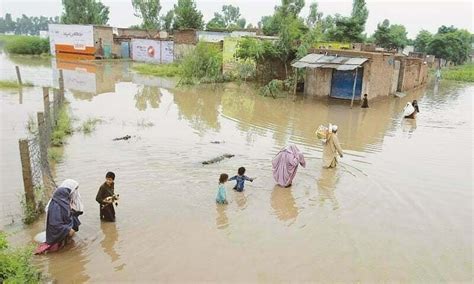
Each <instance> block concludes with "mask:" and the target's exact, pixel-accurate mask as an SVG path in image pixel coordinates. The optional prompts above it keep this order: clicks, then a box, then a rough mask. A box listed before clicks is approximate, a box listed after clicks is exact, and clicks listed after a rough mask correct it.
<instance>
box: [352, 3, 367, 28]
mask: <svg viewBox="0 0 474 284" xmlns="http://www.w3.org/2000/svg"><path fill="white" fill-rule="evenodd" d="M351 17H352V19H354V21H355V22H356V23H358V24H359V25H361V26H362V30H364V29H365V23H366V22H367V18H368V17H369V10H367V7H366V5H365V0H354V1H353V2H352V13H351Z"/></svg>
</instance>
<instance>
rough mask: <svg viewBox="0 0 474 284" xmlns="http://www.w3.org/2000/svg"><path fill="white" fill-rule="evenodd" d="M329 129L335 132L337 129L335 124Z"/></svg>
mask: <svg viewBox="0 0 474 284" xmlns="http://www.w3.org/2000/svg"><path fill="white" fill-rule="evenodd" d="M331 131H332V132H336V131H337V125H335V124H334V125H333V126H332V128H331Z"/></svg>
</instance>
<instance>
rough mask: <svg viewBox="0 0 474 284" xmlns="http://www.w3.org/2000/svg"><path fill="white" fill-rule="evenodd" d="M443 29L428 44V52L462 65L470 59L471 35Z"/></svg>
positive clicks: (463, 31) (460, 31) (466, 32)
mask: <svg viewBox="0 0 474 284" xmlns="http://www.w3.org/2000/svg"><path fill="white" fill-rule="evenodd" d="M443 27H444V26H442V27H441V28H440V30H439V31H438V33H437V34H436V35H435V36H434V37H433V39H432V40H431V41H430V43H429V44H428V48H427V52H428V53H429V54H433V55H434V56H436V57H438V58H444V59H446V60H449V61H452V62H454V63H455V64H462V63H463V62H465V61H466V60H467V59H468V58H469V52H470V50H471V34H470V33H469V32H468V31H466V30H457V29H454V28H453V27H451V28H447V27H444V28H443ZM453 29H454V31H453ZM440 31H441V32H440Z"/></svg>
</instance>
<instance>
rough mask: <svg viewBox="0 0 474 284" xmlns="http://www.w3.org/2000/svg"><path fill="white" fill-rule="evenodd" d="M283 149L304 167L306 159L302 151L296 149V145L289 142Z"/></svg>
mask: <svg viewBox="0 0 474 284" xmlns="http://www.w3.org/2000/svg"><path fill="white" fill-rule="evenodd" d="M285 151H287V152H289V153H291V154H292V155H293V156H294V157H295V158H296V159H297V160H298V163H299V164H300V165H301V166H303V168H304V167H306V161H305V159H304V155H303V153H301V152H300V149H298V147H296V145H294V144H290V145H288V146H286V147H285Z"/></svg>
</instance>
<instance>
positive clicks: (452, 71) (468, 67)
mask: <svg viewBox="0 0 474 284" xmlns="http://www.w3.org/2000/svg"><path fill="white" fill-rule="evenodd" d="M442 78H443V79H446V80H453V81H462V82H470V83H474V64H472V63H471V64H465V65H458V66H454V67H449V68H444V69H443V71H442Z"/></svg>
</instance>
